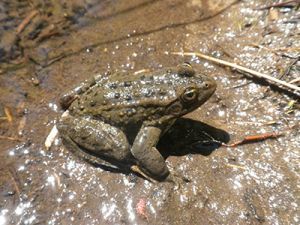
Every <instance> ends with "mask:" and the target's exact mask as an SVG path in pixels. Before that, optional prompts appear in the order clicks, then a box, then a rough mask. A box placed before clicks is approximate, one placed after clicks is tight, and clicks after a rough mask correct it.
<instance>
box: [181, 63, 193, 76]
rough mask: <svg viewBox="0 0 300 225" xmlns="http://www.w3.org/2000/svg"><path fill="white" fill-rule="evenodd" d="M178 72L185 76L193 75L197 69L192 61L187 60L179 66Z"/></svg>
mask: <svg viewBox="0 0 300 225" xmlns="http://www.w3.org/2000/svg"><path fill="white" fill-rule="evenodd" d="M178 74H179V75H180V76H184V77H191V76H193V75H194V74H195V71H194V69H193V67H192V66H191V64H190V63H188V62H185V63H183V64H181V65H179V66H178Z"/></svg>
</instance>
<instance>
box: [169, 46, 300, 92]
mask: <svg viewBox="0 0 300 225" xmlns="http://www.w3.org/2000/svg"><path fill="white" fill-rule="evenodd" d="M171 54H173V55H182V56H198V57H200V58H203V59H206V60H209V61H212V62H215V63H218V64H221V65H225V66H229V67H232V68H236V69H238V70H241V71H244V72H247V73H249V74H251V75H254V76H257V77H259V78H264V79H266V80H270V81H273V82H275V83H277V84H281V85H282V86H284V87H288V88H290V89H292V90H295V91H299V92H300V87H298V86H296V85H293V84H290V83H287V82H285V81H282V80H279V79H277V78H275V77H272V76H269V75H267V74H263V73H260V72H257V71H255V70H251V69H248V68H246V67H243V66H240V65H237V64H235V63H231V62H227V61H225V60H221V59H217V58H214V57H211V56H207V55H204V54H202V53H198V52H171Z"/></svg>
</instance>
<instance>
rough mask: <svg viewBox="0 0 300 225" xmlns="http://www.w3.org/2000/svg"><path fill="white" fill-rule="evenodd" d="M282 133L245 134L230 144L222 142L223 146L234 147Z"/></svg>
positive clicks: (274, 136) (275, 136)
mask: <svg viewBox="0 0 300 225" xmlns="http://www.w3.org/2000/svg"><path fill="white" fill-rule="evenodd" d="M282 135H283V134H282V133H266V134H256V135H250V136H246V137H244V138H243V139H242V140H240V141H236V142H234V143H232V144H225V143H222V145H223V146H225V147H236V146H238V145H243V144H247V143H250V142H257V141H263V140H266V139H269V138H277V137H279V136H282Z"/></svg>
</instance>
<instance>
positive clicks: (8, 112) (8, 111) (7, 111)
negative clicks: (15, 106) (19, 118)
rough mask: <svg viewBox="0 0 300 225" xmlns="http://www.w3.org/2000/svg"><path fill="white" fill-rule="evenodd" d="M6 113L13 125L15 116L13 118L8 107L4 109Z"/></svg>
mask: <svg viewBox="0 0 300 225" xmlns="http://www.w3.org/2000/svg"><path fill="white" fill-rule="evenodd" d="M4 113H5V116H6V119H7V121H8V122H10V123H11V122H12V121H13V116H12V114H11V111H10V109H9V108H8V107H4Z"/></svg>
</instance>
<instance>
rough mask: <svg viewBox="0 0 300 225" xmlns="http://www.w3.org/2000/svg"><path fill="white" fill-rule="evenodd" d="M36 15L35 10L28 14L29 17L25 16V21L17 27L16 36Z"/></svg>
mask: <svg viewBox="0 0 300 225" xmlns="http://www.w3.org/2000/svg"><path fill="white" fill-rule="evenodd" d="M37 14H38V11H37V10H33V11H32V12H31V13H29V15H28V16H26V17H25V19H24V20H23V21H22V22H21V23H20V24H19V26H18V27H17V34H20V33H21V32H22V31H23V30H24V28H25V27H26V26H27V25H28V24H29V23H30V21H31V20H32V19H33V18H34V17H35V16H36V15H37Z"/></svg>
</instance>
